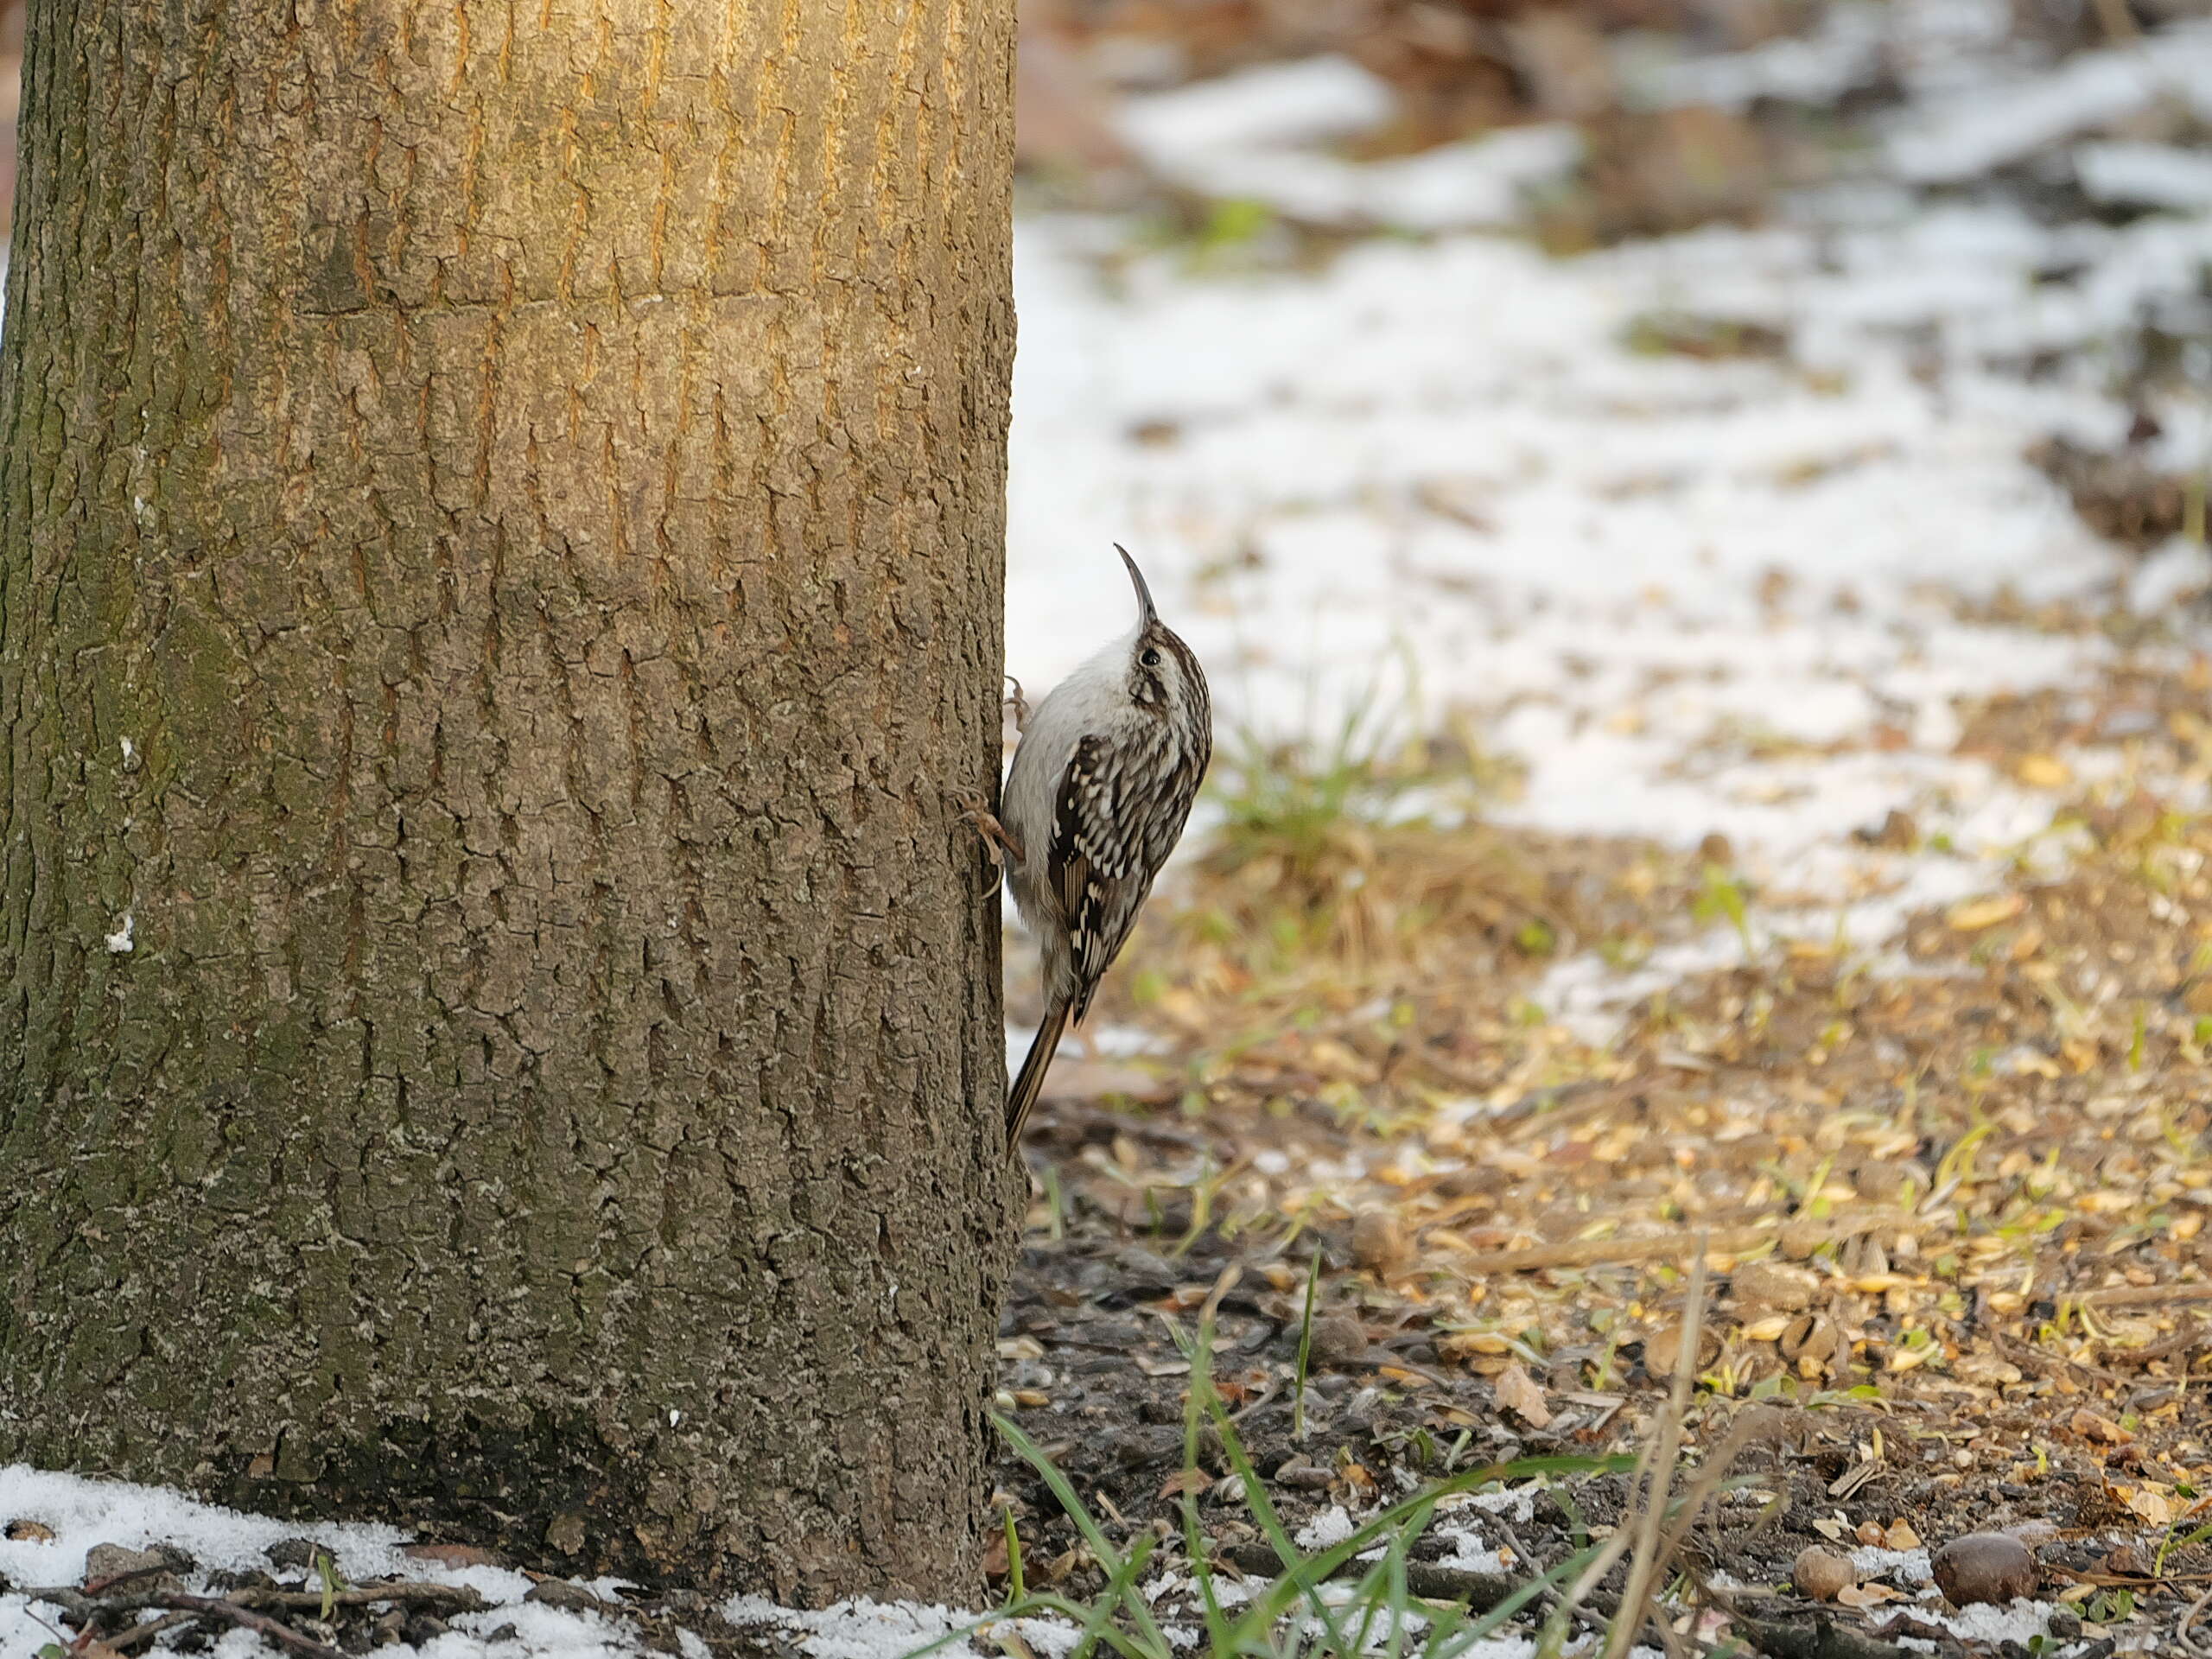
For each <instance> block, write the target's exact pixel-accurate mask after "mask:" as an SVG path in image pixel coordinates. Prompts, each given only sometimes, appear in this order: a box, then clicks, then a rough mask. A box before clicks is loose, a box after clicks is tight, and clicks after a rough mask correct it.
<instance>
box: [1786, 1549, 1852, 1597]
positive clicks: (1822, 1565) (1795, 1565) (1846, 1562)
mask: <svg viewBox="0 0 2212 1659" xmlns="http://www.w3.org/2000/svg"><path fill="white" fill-rule="evenodd" d="M1789 1582H1790V1583H1792V1584H1793V1585H1795V1586H1797V1593H1798V1594H1799V1595H1801V1596H1810V1597H1811V1598H1812V1599H1814V1600H1815V1601H1834V1599H1836V1598H1837V1597H1838V1596H1840V1595H1841V1594H1842V1593H1843V1592H1845V1591H1846V1590H1848V1589H1849V1588H1851V1586H1853V1585H1854V1584H1856V1583H1858V1582H1859V1573H1858V1572H1857V1571H1856V1569H1854V1568H1853V1567H1852V1565H1851V1561H1850V1558H1849V1557H1847V1556H1846V1555H1843V1554H1840V1553H1839V1552H1837V1551H1835V1550H1833V1549H1827V1548H1822V1547H1821V1545H1819V1544H1815V1545H1813V1546H1812V1547H1811V1548H1807V1549H1802V1550H1799V1551H1798V1552H1797V1559H1796V1560H1794V1561H1792V1562H1791V1563H1790V1564H1789Z"/></svg>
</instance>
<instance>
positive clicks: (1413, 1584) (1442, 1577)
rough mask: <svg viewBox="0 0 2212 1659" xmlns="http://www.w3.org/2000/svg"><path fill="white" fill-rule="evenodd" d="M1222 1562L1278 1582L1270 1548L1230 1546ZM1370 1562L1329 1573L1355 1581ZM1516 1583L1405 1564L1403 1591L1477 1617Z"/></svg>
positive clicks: (1279, 1571) (1278, 1567) (1279, 1566)
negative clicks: (1463, 1608)
mask: <svg viewBox="0 0 2212 1659" xmlns="http://www.w3.org/2000/svg"><path fill="white" fill-rule="evenodd" d="M1221 1558H1222V1560H1225V1561H1227V1562H1228V1563H1229V1564H1230V1566H1231V1567H1235V1568H1236V1570H1237V1571H1238V1572H1240V1573H1250V1574H1251V1575H1252V1576H1253V1577H1254V1578H1263V1579H1279V1578H1281V1576H1282V1575H1283V1573H1284V1570H1285V1569H1284V1567H1283V1562H1282V1558H1281V1556H1280V1555H1277V1554H1275V1552H1274V1546H1273V1545H1271V1544H1231V1545H1230V1546H1229V1547H1228V1548H1225V1549H1224V1550H1223V1551H1222V1552H1221ZM1373 1567H1374V1563H1373V1562H1372V1561H1362V1560H1349V1561H1346V1562H1344V1564H1343V1565H1342V1566H1341V1567H1338V1568H1337V1570H1336V1571H1335V1572H1334V1573H1331V1574H1330V1575H1329V1576H1330V1577H1331V1578H1334V1579H1357V1578H1359V1577H1361V1576H1363V1574H1365V1573H1368V1572H1370V1571H1371V1570H1372V1568H1373ZM1521 1589H1522V1585H1521V1583H1520V1581H1519V1580H1515V1579H1511V1578H1508V1577H1507V1576H1506V1575H1505V1574H1504V1573H1476V1572H1473V1571H1471V1570H1470V1569H1468V1568H1466V1567H1440V1566H1438V1565H1436V1564H1435V1563H1434V1562H1431V1561H1408V1562H1407V1563H1406V1590H1407V1592H1408V1594H1411V1595H1415V1596H1419V1597H1420V1598H1421V1599H1422V1600H1424V1601H1458V1602H1464V1603H1465V1604H1466V1605H1468V1606H1469V1607H1471V1608H1472V1609H1473V1610H1474V1611H1477V1612H1478V1613H1485V1612H1488V1611H1490V1610H1491V1608H1493V1607H1495V1606H1497V1605H1499V1604H1500V1603H1501V1602H1503V1601H1504V1600H1505V1599H1506V1598H1507V1597H1509V1596H1511V1595H1514V1594H1516V1593H1517V1592H1519V1591H1520V1590H1521Z"/></svg>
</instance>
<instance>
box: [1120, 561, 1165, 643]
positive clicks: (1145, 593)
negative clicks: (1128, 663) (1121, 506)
mask: <svg viewBox="0 0 2212 1659" xmlns="http://www.w3.org/2000/svg"><path fill="white" fill-rule="evenodd" d="M1114 550H1115V551H1116V553H1118V554H1120V555H1121V556H1122V563H1123V564H1126V565H1128V567H1129V580H1130V581H1131V582H1135V584H1136V588H1137V626H1139V627H1143V628H1148V627H1150V626H1152V625H1153V624H1154V622H1156V621H1158V620H1160V613H1159V612H1157V611H1155V610H1154V608H1153V606H1152V589H1151V588H1147V587H1146V586H1145V582H1144V572H1143V571H1141V570H1140V569H1137V562H1136V561H1135V559H1133V558H1131V557H1130V556H1129V550H1128V548H1126V547H1123V546H1122V544H1121V543H1119V542H1116V543H1114Z"/></svg>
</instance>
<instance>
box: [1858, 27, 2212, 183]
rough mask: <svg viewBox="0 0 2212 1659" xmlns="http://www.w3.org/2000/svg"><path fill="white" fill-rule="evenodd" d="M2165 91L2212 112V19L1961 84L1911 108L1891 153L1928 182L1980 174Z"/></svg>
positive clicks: (1902, 169)
mask: <svg viewBox="0 0 2212 1659" xmlns="http://www.w3.org/2000/svg"><path fill="white" fill-rule="evenodd" d="M2161 97H2170V98H2174V99H2183V100H2186V101H2187V102H2189V103H2190V105H2193V106H2194V107H2195V109H2196V112H2197V114H2198V116H2199V117H2200V118H2202V117H2203V116H2204V115H2205V114H2206V113H2207V112H2208V111H2212V26H2207V25H2204V24H2191V25H2188V26H2185V27H2181V28H2175V29H2165V30H2162V31H2161V32H2160V33H2159V34H2158V35H2156V36H2153V37H2151V38H2149V39H2146V40H2145V41H2139V42H2137V43H2135V44H2133V45H2128V46H2121V47H2113V48H2109V49H2107V50H2106V51H2101V52H2085V53H2082V54H2080V55H2078V56H2076V57H2074V58H2072V59H2069V60H2068V61H2066V62H2065V63H2063V64H2062V65H2060V66H2059V67H2057V68H2056V69H2053V70H2050V71H2047V72H2044V73H2038V74H2034V75H2030V76H2024V77H2021V78H2020V79H2018V80H2016V81H2015V82H2013V83H2012V84H2011V85H2009V86H2006V85H1994V86H1993V85H1989V84H1987V83H1986V82H1977V83H1974V84H1969V85H1967V86H1962V87H1961V88H1960V89H1959V90H1958V91H1957V92H1955V94H1954V95H1952V96H1951V97H1949V98H1948V99H1942V100H1936V101H1931V103H1930V105H1929V106H1927V107H1924V108H1923V109H1921V110H1919V111H1916V112H1915V113H1914V116H1913V117H1912V118H1911V119H1910V120H1909V121H1908V122H1907V123H1906V124H1904V126H1903V127H1902V128H1901V129H1900V130H1898V131H1897V133H1896V134H1895V135H1893V137H1892V138H1891V146H1890V156H1891V162H1892V163H1893V164H1894V165H1895V167H1896V168H1897V171H1898V173H1899V174H1900V175H1903V176H1904V177H1905V178H1908V179H1911V180H1914V181H1918V182H1922V183H1929V184H1936V183H1949V182H1954V181H1958V180H1961V179H1969V178H1976V177H1980V175H1983V174H1986V173H1988V172H1990V171H1992V170H1993V169H1994V168H2000V167H2005V166H2007V165H2009V164H2011V163H2012V162H2017V161H2019V160H2021V159H2023V158H2024V157H2026V156H2031V155H2033V154H2034V153H2035V152H2036V151H2037V150H2039V149H2044V147H2045V146H2047V145H2050V144H2052V143H2057V142H2058V141H2059V140H2061V139H2063V138H2070V137H2073V136H2074V135H2075V134H2076V133H2079V132H2083V131H2086V130H2088V129H2090V128H2091V127H2094V126H2098V125H2101V124H2105V123H2107V122H2110V121H2113V120H2115V119H2117V118H2120V117H2122V116H2126V115H2132V114H2133V113H2134V112H2135V111H2138V110H2140V109H2143V108H2144V107H2145V106H2146V105H2149V104H2150V103H2151V102H2152V100H2153V99H2158V98H2161Z"/></svg>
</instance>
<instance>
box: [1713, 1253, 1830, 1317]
mask: <svg viewBox="0 0 2212 1659" xmlns="http://www.w3.org/2000/svg"><path fill="white" fill-rule="evenodd" d="M1728 1285H1729V1288H1730V1290H1732V1292H1733V1293H1734V1294H1735V1298H1736V1300H1737V1302H1738V1304H1739V1305H1741V1306H1745V1307H1770V1308H1772V1309H1774V1310H1775V1311H1776V1312H1777V1313H1796V1312H1797V1311H1798V1310H1799V1309H1801V1308H1806V1307H1810V1306H1812V1305H1813V1299H1814V1298H1815V1296H1817V1295H1818V1294H1820V1289H1821V1281H1820V1279H1819V1277H1818V1276H1817V1275H1816V1274H1812V1273H1809V1272H1808V1271H1807V1270H1806V1269H1805V1268H1796V1267H1792V1266H1790V1265H1789V1263H1787V1262H1745V1264H1744V1265H1743V1266H1742V1267H1740V1268H1737V1269H1736V1271H1735V1272H1734V1273H1733V1274H1731V1275H1730V1276H1729V1280H1728Z"/></svg>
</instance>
